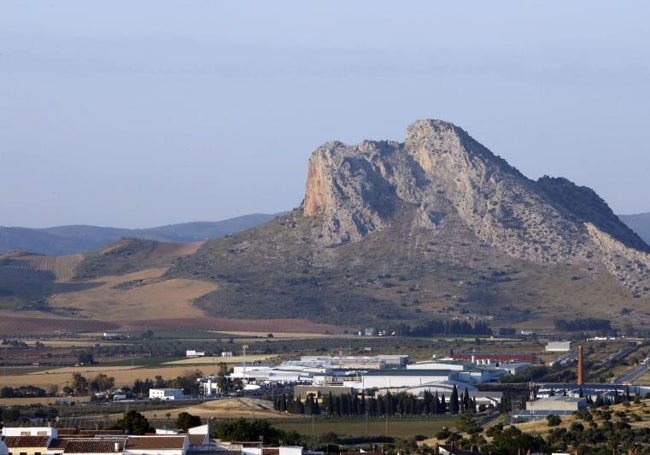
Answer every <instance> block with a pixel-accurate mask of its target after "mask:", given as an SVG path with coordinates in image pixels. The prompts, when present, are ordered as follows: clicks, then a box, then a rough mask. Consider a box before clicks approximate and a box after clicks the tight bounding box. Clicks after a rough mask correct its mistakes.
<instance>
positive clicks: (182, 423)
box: [176, 412, 201, 432]
mask: <svg viewBox="0 0 650 455" xmlns="http://www.w3.org/2000/svg"><path fill="white" fill-rule="evenodd" d="M199 425H201V417H199V416H194V415H192V414H190V413H189V412H181V413H180V414H178V417H177V418H176V426H177V427H178V428H180V429H181V430H183V431H184V432H187V430H188V429H189V428H192V427H198V426H199Z"/></svg>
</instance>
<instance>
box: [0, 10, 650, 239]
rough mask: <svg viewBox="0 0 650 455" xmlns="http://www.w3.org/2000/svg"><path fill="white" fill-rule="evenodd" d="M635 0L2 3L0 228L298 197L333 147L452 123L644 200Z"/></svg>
mask: <svg viewBox="0 0 650 455" xmlns="http://www.w3.org/2000/svg"><path fill="white" fill-rule="evenodd" d="M649 21H650V2H647V1H640V0H639V1H626V2H611V1H608V2H605V1H593V0H591V1H571V2H567V1H564V0H562V1H560V0H552V1H541V0H540V1H522V0H517V1H507V0H504V1H498V2H486V1H484V0H476V1H464V0H458V1H449V0H445V1H437V0H427V1H424V0H422V1H416V0H414V1H409V2H395V1H382V0H369V1H364V0H359V1H340V0H330V1H314V2H311V1H304V0H302V1H282V0H279V1H274V2H270V1H216V0H205V1H201V0H188V1H180V0H177V1H170V0H139V1H137V2H134V1H132V0H110V1H109V0H96V1H92V2H91V1H87V0H57V1H54V0H50V1H47V0H40V1H35V0H13V1H9V0H0V179H1V181H2V190H1V191H0V225H2V226H24V227H49V226H58V225H68V224H90V225H98V226H113V227H127V228H144V227H153V226H161V225H166V224H173V223H180V222H190V221H218V220H222V219H226V218H230V217H234V216H239V215H244V214H250V213H278V212H282V211H285V210H289V209H291V208H293V207H296V206H298V205H299V204H300V202H301V200H302V198H303V196H304V186H305V180H306V175H307V172H306V171H307V160H308V158H309V156H310V154H311V152H312V151H313V150H315V149H316V148H317V147H318V146H319V145H321V144H322V143H323V142H325V141H328V140H333V139H336V140H340V141H343V142H346V143H349V144H355V143H358V142H359V141H361V140H364V139H373V140H384V139H390V140H399V141H402V140H403V139H404V133H405V129H406V127H407V126H408V125H409V124H410V123H412V122H413V121H415V120H417V119H423V118H438V119H443V120H447V121H451V122H453V123H455V124H456V125H458V126H460V127H461V128H463V129H464V130H466V131H467V132H469V134H470V135H472V136H473V137H474V138H475V139H476V140H478V141H479V142H481V143H482V144H483V145H485V146H486V147H488V148H489V149H490V150H492V152H494V153H495V154H497V155H500V156H501V157H503V158H505V159H506V160H507V161H508V162H509V163H510V164H511V165H513V166H514V167H516V168H517V169H519V170H520V171H521V172H523V173H524V174H525V175H527V176H528V177H530V178H533V179H536V178H539V177H541V176H543V175H550V176H555V177H560V176H562V177H566V178H568V179H570V180H572V181H573V182H575V183H576V184H578V185H584V186H589V187H591V188H593V189H594V190H595V191H596V192H597V193H598V194H599V195H600V196H601V197H602V198H603V199H605V201H607V202H608V204H609V205H610V207H611V208H612V209H613V210H614V212H615V213H618V214H632V213H641V212H649V211H650V197H648V193H649V190H650V146H649V145H648V144H649V141H648V139H647V137H646V135H647V132H648V131H649V127H650V27H648V23H649Z"/></svg>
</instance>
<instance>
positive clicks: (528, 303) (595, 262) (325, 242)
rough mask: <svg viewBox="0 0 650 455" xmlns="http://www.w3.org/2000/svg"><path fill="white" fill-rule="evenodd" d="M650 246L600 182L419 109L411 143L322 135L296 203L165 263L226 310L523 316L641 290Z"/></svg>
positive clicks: (595, 309)
mask: <svg viewBox="0 0 650 455" xmlns="http://www.w3.org/2000/svg"><path fill="white" fill-rule="evenodd" d="M649 251H650V247H648V245H647V244H646V243H645V242H644V241H643V240H642V239H641V238H640V237H639V236H638V235H636V234H635V233H634V232H633V231H632V230H631V229H630V228H629V227H627V226H626V225H625V224H623V223H622V222H621V221H620V220H619V219H618V218H617V217H616V216H615V215H614V214H613V213H612V211H611V209H610V208H609V207H608V206H607V204H606V203H605V202H604V201H603V200H602V199H601V198H599V197H598V196H597V195H596V193H595V192H593V191H592V190H590V189H588V188H584V187H579V186H576V185H575V184H573V183H571V182H569V181H568V180H566V179H561V178H550V177H544V178H542V179H539V180H538V181H533V180H530V179H528V178H526V177H525V176H524V175H522V174H521V173H520V172H519V171H517V170H516V169H515V168H513V167H512V166H510V165H509V164H508V163H507V162H505V161H504V160H503V159H501V158H499V157H498V156H495V155H494V154H493V153H492V152H490V151H489V150H488V149H487V148H485V147H484V146H482V145H481V144H480V143H478V142H477V141H475V140H474V139H473V138H471V137H470V136H469V135H468V134H467V133H466V132H465V131H463V130H462V129H460V128H458V127H457V126H455V125H453V124H451V123H448V122H444V121H439V120H422V121H417V122H415V123H413V124H412V125H411V126H409V127H408V129H407V132H406V139H405V141H404V142H403V143H399V142H391V141H379V142H377V141H364V142H362V143H360V144H358V145H353V146H350V145H345V144H342V143H340V142H328V143H326V144H324V145H322V146H321V147H319V148H318V149H317V150H316V151H315V152H314V153H313V154H312V156H311V158H310V159H309V164H308V176H307V184H306V192H305V198H304V201H303V203H302V205H301V207H299V208H298V209H296V210H294V211H293V212H291V213H289V214H287V215H285V216H283V217H280V218H278V219H277V220H274V221H272V222H271V223H268V224H266V225H264V226H260V227H258V228H256V229H253V230H250V231H246V232H243V233H240V234H236V235H233V236H232V237H230V238H227V239H218V240H214V241H210V242H206V243H205V244H204V245H203V246H202V247H201V248H200V249H199V250H198V251H197V252H196V253H195V254H193V255H191V256H187V257H185V258H182V259H179V260H178V261H177V262H176V263H175V266H174V267H172V269H171V270H170V272H169V276H170V277H174V276H179V277H183V276H185V277H187V276H195V277H196V276H200V277H202V278H206V279H210V280H214V281H217V282H219V283H220V285H221V288H220V290H219V291H215V292H213V293H211V294H208V295H206V296H204V297H203V298H201V299H199V302H198V303H199V304H200V305H201V306H202V307H203V308H204V309H205V310H206V311H208V312H218V313H219V314H226V315H229V316H232V317H246V315H248V317H250V316H251V315H259V314H262V313H263V312H264V311H270V312H271V313H272V314H277V315H289V314H295V312H296V311H298V312H304V313H305V314H310V315H311V316H312V317H314V318H328V320H337V321H353V320H354V321H355V322H361V321H363V320H366V321H371V320H373V321H376V320H378V319H398V320H417V319H418V318H422V317H423V316H430V317H434V316H436V315H438V316H439V315H440V314H447V315H448V314H449V312H450V311H451V312H452V313H454V314H455V313H457V312H458V313H460V314H473V315H481V316H480V317H488V318H489V317H492V316H494V315H495V314H496V315H500V317H502V318H506V317H510V318H512V319H513V320H526V319H530V318H534V317H538V318H550V317H553V315H554V314H555V315H556V316H557V315H559V314H565V313H566V311H565V310H566V309H567V308H571V309H570V311H569V314H573V315H574V316H575V314H576V312H575V310H576V306H582V305H585V304H589V305H590V306H589V310H590V314H592V315H600V316H603V317H616V316H617V315H618V314H619V310H620V307H621V306H623V305H625V304H630V305H634V301H635V300H636V301H637V302H636V303H637V304H636V307H638V302H639V301H642V302H644V303H647V298H648V291H649V290H650V269H649V267H650V255H649V254H648V253H649ZM612 299H615V300H616V302H613V301H612ZM589 302H591V303H589ZM639 310H640V308H639ZM558 311H559V312H558ZM637 315H638V314H637ZM585 316H589V314H586V315H585ZM476 317H479V316H476Z"/></svg>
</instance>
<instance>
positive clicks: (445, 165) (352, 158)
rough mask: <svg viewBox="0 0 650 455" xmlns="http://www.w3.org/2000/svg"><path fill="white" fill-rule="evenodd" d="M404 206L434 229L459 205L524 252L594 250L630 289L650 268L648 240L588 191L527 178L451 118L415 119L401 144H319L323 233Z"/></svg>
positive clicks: (483, 231)
mask: <svg viewBox="0 0 650 455" xmlns="http://www.w3.org/2000/svg"><path fill="white" fill-rule="evenodd" d="M401 208H409V209H411V210H409V211H407V213H411V214H413V215H411V216H412V217H413V219H412V222H413V225H414V226H416V227H418V228H427V229H431V230H438V229H443V228H444V224H445V218H446V217H447V216H448V215H449V214H450V213H453V214H454V215H457V216H459V217H460V218H461V219H462V220H463V221H464V223H465V224H466V225H467V226H468V227H469V229H470V230H471V231H472V232H473V233H474V234H475V235H476V236H477V237H478V238H479V239H480V240H481V241H483V242H485V243H487V244H489V245H491V246H493V247H495V248H497V249H498V250H500V251H502V252H504V253H506V254H508V255H510V256H512V257H515V258H518V259H525V260H530V261H534V262H538V263H559V262H569V263H575V262H587V261H590V260H593V259H595V258H596V259H597V260H598V261H599V262H601V263H603V264H605V266H606V267H607V269H608V270H609V271H610V272H611V273H613V274H614V275H615V276H617V277H619V278H620V279H621V280H622V281H624V282H625V283H626V284H628V285H630V286H631V287H633V288H634V287H638V284H639V283H640V282H642V281H647V280H648V278H649V277H650V274H649V273H648V265H650V259H649V257H648V255H647V252H648V251H649V249H648V246H647V245H646V244H645V243H644V242H643V241H642V240H641V239H640V238H639V237H638V236H637V235H636V234H635V233H634V232H633V231H631V230H630V229H629V228H628V227H627V226H626V225H624V224H623V223H622V222H620V220H619V219H618V218H617V217H616V216H615V215H614V214H613V212H612V211H611V209H610V208H609V207H608V206H607V204H606V203H605V202H604V201H603V200H602V199H600V198H599V197H598V196H597V195H596V194H595V193H594V192H593V191H592V190H590V189H588V188H583V187H578V186H576V185H574V184H573V183H571V182H569V181H568V180H566V179H552V178H549V177H543V178H542V179H539V180H538V181H533V180H530V179H528V178H527V177H525V176H524V175H522V174H521V173H520V172H519V171H518V170H516V169H515V168H513V167H512V166H510V165H509V164H508V163H507V162H506V161H505V160H503V159H501V158H499V157H498V156H496V155H494V154H493V153H492V152H490V151H489V150H488V149H487V148H485V147H484V146H482V145H481V144H479V143H478V142H477V141H475V140H474V139H473V138H471V137H470V136H469V135H468V134H467V133H466V132H465V131H463V130H462V129H460V128H458V127H456V126H455V125H453V124H451V123H448V122H444V121H440V120H421V121H417V122H415V123H413V124H412V125H410V126H409V127H408V129H407V132H406V139H405V141H404V142H403V143H399V142H388V141H364V142H362V143H360V144H358V145H354V146H349V145H345V144H343V143H341V142H327V143H325V144H323V145H322V146H321V147H319V148H318V149H317V150H316V151H314V152H313V154H312V156H311V158H310V159H309V164H308V176H307V184H306V191H305V199H304V203H303V207H302V209H303V213H304V215H305V216H307V217H314V218H315V219H318V220H319V223H320V233H319V238H320V239H322V242H324V243H326V244H329V245H340V244H345V243H347V242H357V241H360V240H361V239H363V238H364V237H365V236H367V235H368V234H370V233H373V232H376V231H382V230H385V229H387V228H389V227H390V226H391V224H392V223H393V221H394V219H395V216H396V214H397V213H400V214H404V213H405V211H404V210H400V209H401ZM400 216H402V215H400ZM628 263H632V264H633V266H632V267H631V268H630V267H628V266H627V265H628ZM621 270H625V272H624V273H620V272H621Z"/></svg>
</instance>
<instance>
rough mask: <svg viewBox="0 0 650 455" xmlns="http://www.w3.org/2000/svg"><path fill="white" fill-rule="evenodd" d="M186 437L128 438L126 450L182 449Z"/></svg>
mask: <svg viewBox="0 0 650 455" xmlns="http://www.w3.org/2000/svg"><path fill="white" fill-rule="evenodd" d="M186 438H187V436H185V435H183V436H161V435H157V436H129V439H128V440H127V442H126V449H127V450H148V449H149V450H155V449H182V448H183V447H184V444H185V440H186Z"/></svg>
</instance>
